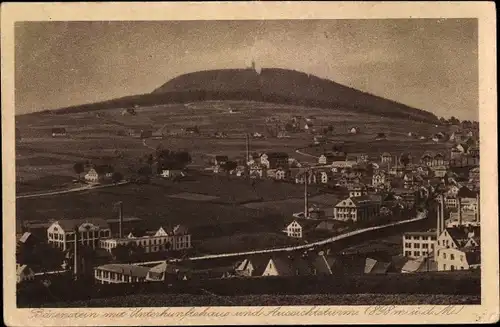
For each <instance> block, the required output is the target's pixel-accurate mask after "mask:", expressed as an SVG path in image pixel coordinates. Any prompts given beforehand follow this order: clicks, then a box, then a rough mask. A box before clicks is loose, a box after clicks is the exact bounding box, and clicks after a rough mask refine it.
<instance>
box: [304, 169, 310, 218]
mask: <svg viewBox="0 0 500 327" xmlns="http://www.w3.org/2000/svg"><path fill="white" fill-rule="evenodd" d="M307 178H308V171H307V170H306V171H305V172H304V218H309V203H308V201H309V199H308V195H307Z"/></svg>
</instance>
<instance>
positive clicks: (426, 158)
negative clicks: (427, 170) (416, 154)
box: [420, 151, 446, 167]
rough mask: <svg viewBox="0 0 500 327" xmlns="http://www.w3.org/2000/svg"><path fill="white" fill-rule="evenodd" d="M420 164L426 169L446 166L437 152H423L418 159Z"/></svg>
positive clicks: (441, 155) (443, 159) (442, 156)
mask: <svg viewBox="0 0 500 327" xmlns="http://www.w3.org/2000/svg"><path fill="white" fill-rule="evenodd" d="M420 162H421V163H422V164H424V165H426V166H428V167H432V166H444V165H446V161H445V156H444V155H443V154H442V153H440V152H438V153H433V152H429V151H427V152H425V153H424V154H423V155H422V157H421V158H420Z"/></svg>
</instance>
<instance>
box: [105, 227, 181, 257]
mask: <svg viewBox="0 0 500 327" xmlns="http://www.w3.org/2000/svg"><path fill="white" fill-rule="evenodd" d="M130 243H134V244H135V245H136V246H138V247H142V248H144V251H145V252H146V253H150V252H163V251H179V250H185V249H189V248H191V234H189V232H188V230H187V228H186V227H184V226H182V225H177V226H175V227H174V228H173V229H172V230H167V231H166V230H165V229H164V228H163V227H160V229H158V231H156V233H155V234H154V235H146V236H141V237H135V236H134V235H132V234H129V235H128V236H127V237H124V238H109V239H105V240H101V242H100V247H101V248H103V249H105V250H106V251H108V252H110V253H111V251H112V250H113V249H114V248H116V247H117V246H118V245H128V244H130Z"/></svg>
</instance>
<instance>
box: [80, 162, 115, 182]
mask: <svg viewBox="0 0 500 327" xmlns="http://www.w3.org/2000/svg"><path fill="white" fill-rule="evenodd" d="M114 171H115V170H114V168H113V167H112V166H110V165H96V166H94V167H92V168H90V170H89V171H88V172H87V174H85V176H84V178H85V180H86V181H87V182H90V183H101V182H103V181H106V180H110V179H111V177H112V176H113V172H114Z"/></svg>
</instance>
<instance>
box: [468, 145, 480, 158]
mask: <svg viewBox="0 0 500 327" xmlns="http://www.w3.org/2000/svg"><path fill="white" fill-rule="evenodd" d="M467 154H469V155H470V156H471V157H479V147H477V146H470V147H469V150H468V151H467Z"/></svg>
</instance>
